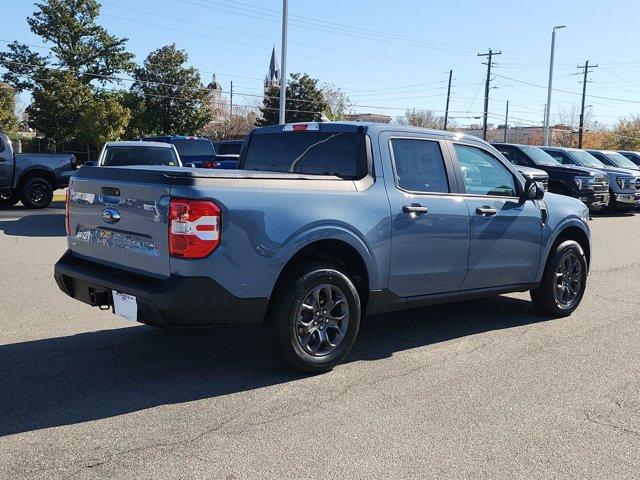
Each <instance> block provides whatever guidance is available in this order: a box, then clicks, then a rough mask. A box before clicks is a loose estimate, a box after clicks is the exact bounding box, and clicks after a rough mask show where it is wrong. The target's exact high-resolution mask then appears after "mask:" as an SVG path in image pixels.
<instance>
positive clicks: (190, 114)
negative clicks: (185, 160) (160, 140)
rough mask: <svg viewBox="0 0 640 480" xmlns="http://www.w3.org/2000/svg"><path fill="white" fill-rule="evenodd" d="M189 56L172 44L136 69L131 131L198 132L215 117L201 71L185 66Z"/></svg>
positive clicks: (155, 132) (149, 56)
mask: <svg viewBox="0 0 640 480" xmlns="http://www.w3.org/2000/svg"><path fill="white" fill-rule="evenodd" d="M187 60H188V56H187V54H186V52H185V51H184V50H178V49H177V48H176V46H175V44H172V45H167V46H165V47H162V48H159V49H158V50H155V51H153V52H151V53H150V54H149V55H148V56H147V58H146V60H145V61H144V65H143V66H142V67H139V68H136V69H135V70H134V77H135V83H134V84H133V85H132V86H131V95H130V96H129V97H128V99H127V102H128V103H127V104H128V105H130V106H132V107H135V110H133V111H134V112H135V113H134V116H133V118H132V121H131V125H130V127H129V132H146V133H149V134H151V133H153V134H157V135H168V134H182V135H195V134H197V133H199V132H200V131H201V130H202V129H203V127H204V126H205V125H206V124H207V123H208V122H209V121H210V120H211V113H210V111H209V105H208V99H209V91H208V90H207V89H205V88H204V87H203V86H202V82H201V80H200V74H199V73H198V71H197V70H196V69H195V68H193V67H187V66H185V64H186V62H187Z"/></svg>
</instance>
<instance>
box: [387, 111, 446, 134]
mask: <svg viewBox="0 0 640 480" xmlns="http://www.w3.org/2000/svg"><path fill="white" fill-rule="evenodd" d="M398 121H399V122H400V123H401V124H402V125H411V126H412V127H422V128H433V129H440V128H442V126H443V125H444V118H443V117H439V116H437V115H436V114H435V113H434V112H433V111H432V110H416V109H415V108H414V109H412V110H407V111H406V112H405V114H404V117H400V118H399V119H398Z"/></svg>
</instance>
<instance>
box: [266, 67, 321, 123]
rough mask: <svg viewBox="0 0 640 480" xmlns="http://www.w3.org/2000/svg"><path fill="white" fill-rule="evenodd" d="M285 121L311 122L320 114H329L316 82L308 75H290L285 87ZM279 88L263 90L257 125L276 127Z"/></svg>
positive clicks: (317, 118) (319, 116)
mask: <svg viewBox="0 0 640 480" xmlns="http://www.w3.org/2000/svg"><path fill="white" fill-rule="evenodd" d="M286 97H287V103H286V121H287V122H313V121H318V120H320V118H321V117H322V114H323V113H324V114H326V113H327V112H331V109H330V107H329V104H328V103H327V100H326V99H325V96H324V94H323V92H322V90H321V89H320V88H319V87H318V80H316V79H315V78H311V77H310V76H309V75H307V74H306V73H305V74H301V73H292V74H291V77H290V78H289V80H288V81H287V86H286ZM279 108H280V87H279V86H277V85H276V86H271V87H268V88H267V89H266V90H265V95H264V99H263V101H262V107H260V118H259V119H258V122H257V123H258V124H259V125H276V124H277V123H278V121H279V118H278V117H279V114H278V113H279Z"/></svg>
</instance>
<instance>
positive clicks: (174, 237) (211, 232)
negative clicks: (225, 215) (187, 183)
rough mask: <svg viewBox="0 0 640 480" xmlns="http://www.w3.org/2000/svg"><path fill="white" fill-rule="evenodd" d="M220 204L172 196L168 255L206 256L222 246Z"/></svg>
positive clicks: (183, 256)
mask: <svg viewBox="0 0 640 480" xmlns="http://www.w3.org/2000/svg"><path fill="white" fill-rule="evenodd" d="M220 219H221V212H220V207H218V205H216V204H215V203H213V202H211V201H208V200H189V199H185V198H172V199H171V201H170V202H169V254H170V255H171V256H173V257H181V258H203V257H206V256H207V255H209V254H210V253H211V252H213V251H214V250H215V249H216V248H217V247H218V245H220V224H221V222H220Z"/></svg>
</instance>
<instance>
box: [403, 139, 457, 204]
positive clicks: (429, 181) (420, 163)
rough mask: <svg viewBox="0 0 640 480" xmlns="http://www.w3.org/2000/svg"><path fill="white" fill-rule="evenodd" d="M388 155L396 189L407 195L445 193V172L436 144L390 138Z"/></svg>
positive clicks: (447, 186) (438, 147) (446, 191)
mask: <svg viewBox="0 0 640 480" xmlns="http://www.w3.org/2000/svg"><path fill="white" fill-rule="evenodd" d="M391 151H392V153H393V163H394V166H395V173H396V182H397V185H398V187H400V188H401V189H403V190H409V191H411V192H421V193H449V182H448V180H447V171H446V168H445V166H444V158H443V157H442V151H441V150H440V144H439V143H438V142H436V141H433V140H419V139H413V138H394V139H392V140H391Z"/></svg>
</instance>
